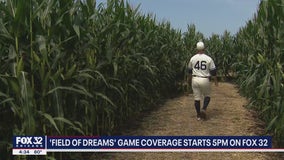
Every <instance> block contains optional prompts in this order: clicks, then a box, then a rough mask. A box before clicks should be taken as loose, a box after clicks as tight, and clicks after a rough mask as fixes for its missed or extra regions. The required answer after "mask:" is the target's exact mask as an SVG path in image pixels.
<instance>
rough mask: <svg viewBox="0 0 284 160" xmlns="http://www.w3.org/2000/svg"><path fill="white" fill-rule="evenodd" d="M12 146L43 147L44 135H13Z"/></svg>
mask: <svg viewBox="0 0 284 160" xmlns="http://www.w3.org/2000/svg"><path fill="white" fill-rule="evenodd" d="M13 148H25V149H27V148H45V136H14V137H13Z"/></svg>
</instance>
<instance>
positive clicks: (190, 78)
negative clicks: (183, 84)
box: [187, 68, 192, 85]
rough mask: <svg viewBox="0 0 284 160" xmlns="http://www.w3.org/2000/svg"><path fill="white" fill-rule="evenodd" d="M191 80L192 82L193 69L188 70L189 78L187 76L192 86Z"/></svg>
mask: <svg viewBox="0 0 284 160" xmlns="http://www.w3.org/2000/svg"><path fill="white" fill-rule="evenodd" d="M191 80H192V68H189V69H188V76H187V83H188V84H189V85H191Z"/></svg>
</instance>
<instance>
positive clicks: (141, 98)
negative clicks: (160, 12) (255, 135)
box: [0, 0, 284, 160]
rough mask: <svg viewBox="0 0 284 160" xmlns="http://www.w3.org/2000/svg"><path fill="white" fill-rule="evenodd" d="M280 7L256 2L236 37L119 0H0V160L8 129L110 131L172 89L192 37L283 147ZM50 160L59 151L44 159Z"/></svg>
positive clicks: (271, 0) (7, 152) (6, 149)
mask: <svg viewBox="0 0 284 160" xmlns="http://www.w3.org/2000/svg"><path fill="white" fill-rule="evenodd" d="M283 6H284V0H281V1H278V0H268V1H262V2H261V3H260V5H259V10H258V12H257V14H256V15H255V17H254V18H253V19H252V20H249V21H248V22H247V24H246V26H245V27H243V28H241V29H240V31H239V32H238V33H237V34H236V35H231V34H230V32H228V31H225V32H224V34H223V35H212V36H211V37H209V38H205V37H204V36H203V34H202V33H200V32H197V30H196V28H195V26H194V24H192V25H189V26H188V30H187V31H186V32H185V33H181V31H180V30H177V29H173V28H172V27H171V24H170V23H169V22H157V21H156V18H155V17H154V16H152V15H151V14H145V15H143V14H141V13H140V12H139V7H138V8H133V7H132V6H131V4H129V3H128V2H126V1H123V0H108V1H107V2H106V3H101V4H97V3H96V1H95V0H84V1H79V0H60V1H58V0H26V1H23V0H5V1H1V2H0V7H1V10H0V15H1V16H0V35H1V39H0V51H1V52H0V54H1V55H0V57H1V58H0V119H1V121H0V137H1V142H0V150H1V153H3V154H1V157H6V159H8V160H9V159H13V157H12V156H11V148H12V146H11V137H12V136H13V135H111V134H113V133H114V131H115V130H116V129H117V128H119V127H120V126H121V125H123V124H124V123H125V122H126V121H128V120H129V119H131V118H132V117H135V116H136V115H138V114H139V113H140V112H141V111H144V110H149V109H151V108H152V107H153V106H155V105H156V104H158V103H160V102H161V100H162V99H165V98H167V97H169V96H171V95H172V94H173V93H178V92H179V91H180V89H181V86H180V84H181V82H182V81H183V80H184V79H185V77H186V76H185V68H186V67H185V66H186V62H187V61H188V60H189V59H188V58H189V57H190V56H191V55H192V54H194V52H195V44H196V42H197V41H198V40H201V39H203V40H204V41H205V43H206V44H208V47H207V50H208V54H210V55H211V56H212V57H213V59H214V60H216V65H217V67H218V70H219V73H218V75H223V76H225V77H232V75H233V74H232V73H234V75H236V83H237V84H238V85H239V86H240V91H241V93H242V94H243V95H244V96H246V97H248V98H249V100H250V102H251V105H250V106H253V107H254V108H255V109H257V110H258V111H260V116H261V118H263V119H264V121H265V122H266V123H267V131H268V132H269V133H272V134H273V135H274V136H275V137H276V139H277V141H278V142H279V144H280V145H283V144H284V142H283V138H284V125H283V124H284V116H283V114H284V113H283V112H284V111H283V105H284V104H283V103H284V102H283V95H284V88H283V87H284V86H283V78H284V73H283V65H284V64H283V60H284V57H283V55H284V53H283V38H282V37H284V35H283V32H284V26H283V17H284V7H283ZM65 156H68V155H65ZM14 158H15V157H14ZM41 158H42V157H41ZM41 158H40V157H37V158H36V159H41ZM56 158H58V159H62V154H58V155H57V154H51V155H48V156H47V157H46V159H56ZM68 158H69V159H72V158H74V156H73V157H68ZM16 159H29V158H28V157H16Z"/></svg>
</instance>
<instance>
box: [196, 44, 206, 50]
mask: <svg viewBox="0 0 284 160" xmlns="http://www.w3.org/2000/svg"><path fill="white" fill-rule="evenodd" d="M204 48H205V47H204V43H203V42H198V43H197V44H196V49H197V50H199V51H200V50H203V49H204Z"/></svg>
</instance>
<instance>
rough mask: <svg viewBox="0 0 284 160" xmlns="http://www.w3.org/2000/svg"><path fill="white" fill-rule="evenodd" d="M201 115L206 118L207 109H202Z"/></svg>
mask: <svg viewBox="0 0 284 160" xmlns="http://www.w3.org/2000/svg"><path fill="white" fill-rule="evenodd" d="M200 117H201V118H202V119H206V110H205V109H202V110H201V111H200Z"/></svg>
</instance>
